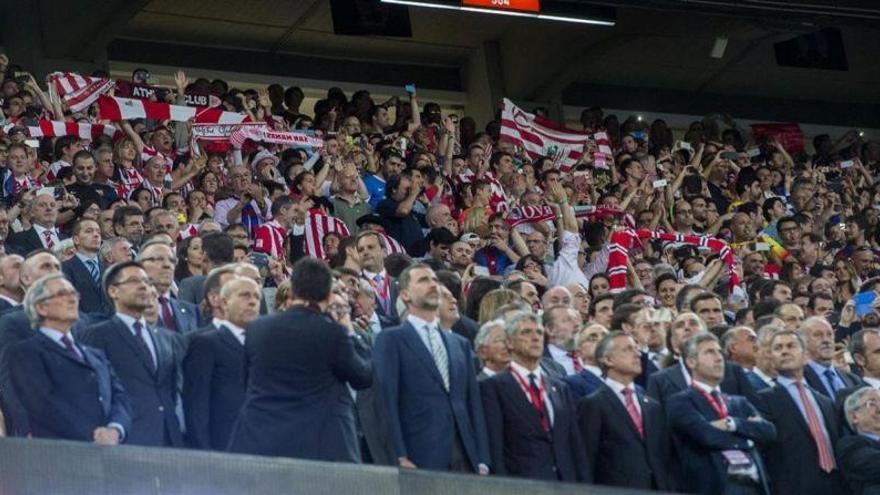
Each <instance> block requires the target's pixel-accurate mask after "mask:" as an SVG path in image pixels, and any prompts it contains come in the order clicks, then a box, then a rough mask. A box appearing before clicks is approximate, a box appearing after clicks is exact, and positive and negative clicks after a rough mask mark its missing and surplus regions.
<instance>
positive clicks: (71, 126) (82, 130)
mask: <svg viewBox="0 0 880 495" xmlns="http://www.w3.org/2000/svg"><path fill="white" fill-rule="evenodd" d="M12 127H13V126H12V125H7V126H4V127H3V132H6V133H8V132H9V130H10V129H11V128H12ZM25 129H27V134H28V136H29V137H32V138H52V137H61V136H77V137H79V138H80V139H88V140H93V139H95V138H97V137H98V136H100V135H102V134H105V135H107V136H110V137H111V138H113V139H116V138H119V137H122V133H121V132H120V131H119V129H117V128H115V127H113V126H112V125H101V124H79V123H76V122H58V121H54V120H40V121H39V122H37V125H36V126H30V127H25Z"/></svg>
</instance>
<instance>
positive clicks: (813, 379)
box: [804, 365, 862, 400]
mask: <svg viewBox="0 0 880 495" xmlns="http://www.w3.org/2000/svg"><path fill="white" fill-rule="evenodd" d="M835 371H836V372H837V376H838V377H840V379H841V381H843V385H844V386H843V388H851V387H855V386H857V385H861V384H862V379H861V378H859V376H858V375H856V374H855V373H850V372H848V371H843V370H839V369H837V368H835ZM804 380H806V381H807V385H809V386H810V387H811V388H812V389H813V390H815V391H816V392H819V393H820V394H822V395H824V396H825V397H828V398H830V399H831V400H834V399H835V398H836V393H834V394H829V392H828V379H826V378H825V377H824V376H822V377H820V376H819V375H817V374H816V372H815V371H814V370H813V368H812V367H811V366H809V365H807V366H804ZM840 390H841V389H837V391H838V392H839V391H840Z"/></svg>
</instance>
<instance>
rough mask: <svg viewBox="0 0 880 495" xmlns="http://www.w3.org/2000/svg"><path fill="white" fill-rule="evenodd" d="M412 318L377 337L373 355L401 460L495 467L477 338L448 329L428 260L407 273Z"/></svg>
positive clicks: (403, 293)
mask: <svg viewBox="0 0 880 495" xmlns="http://www.w3.org/2000/svg"><path fill="white" fill-rule="evenodd" d="M399 286H400V297H401V299H402V300H403V302H404V303H406V307H407V318H406V321H405V322H404V323H403V324H402V325H401V326H399V327H395V328H391V329H388V330H385V331H383V332H382V333H380V334H379V336H378V337H377V338H376V343H375V346H374V348H373V362H374V366H375V371H376V380H377V382H378V385H379V387H380V389H381V393H382V395H383V396H384V398H385V405H386V407H387V408H388V415H389V421H390V423H391V436H392V441H393V444H394V448H395V452H396V454H397V459H398V464H399V465H400V466H401V467H405V468H424V469H434V470H442V471H447V470H449V471H455V472H478V473H480V474H488V473H489V468H488V465H489V450H488V441H487V438H486V429H485V422H484V418H483V407H482V404H481V403H480V399H479V397H480V395H479V390H478V388H477V380H476V375H477V373H476V370H475V369H474V362H475V358H474V355H473V351H471V346H470V343H468V341H467V340H465V339H464V338H462V337H461V336H459V335H456V334H454V333H452V332H444V331H441V330H440V327H439V324H438V323H439V322H438V321H437V320H438V318H437V310H438V308H439V306H440V284H439V282H438V280H437V275H436V274H434V271H433V270H431V269H430V268H429V267H428V266H427V265H423V264H414V265H411V266H409V267H408V268H406V269H405V270H404V271H403V273H401V275H400V277H399Z"/></svg>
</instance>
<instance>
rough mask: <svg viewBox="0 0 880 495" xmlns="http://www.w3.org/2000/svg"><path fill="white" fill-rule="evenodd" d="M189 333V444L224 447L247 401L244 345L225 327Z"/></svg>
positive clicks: (186, 396)
mask: <svg viewBox="0 0 880 495" xmlns="http://www.w3.org/2000/svg"><path fill="white" fill-rule="evenodd" d="M190 335H192V338H190V339H189V346H188V348H187V352H186V357H185V358H184V360H183V410H184V413H185V414H184V417H185V418H186V436H187V444H188V445H190V446H192V447H195V448H198V449H210V450H223V451H225V450H226V447H227V446H228V445H229V435H230V433H232V425H233V424H234V423H235V419H236V418H237V417H238V412H239V411H240V410H241V405H242V404H243V403H244V389H245V383H244V346H243V345H241V343H240V342H239V340H238V339H237V338H236V337H235V335H233V333H232V332H231V331H230V330H229V329H228V328H226V327H223V328H221V329H219V330H218V329H212V330H207V331H202V330H199V331H197V332H193V333H191V334H190Z"/></svg>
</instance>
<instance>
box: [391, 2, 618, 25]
mask: <svg viewBox="0 0 880 495" xmlns="http://www.w3.org/2000/svg"><path fill="white" fill-rule="evenodd" d="M441 2H443V0H439V1H433V2H432V1H421V0H382V3H390V4H397V5H407V6H410V7H426V8H430V9H443V10H463V11H466V12H477V13H480V14H501V15H508V16H513V17H529V18H532V19H542V20H546V21H562V22H574V23H578V24H592V25H595V26H614V25H615V21H608V20H603V19H595V18H590V17H568V16H564V15H555V14H542V13H540V12H522V11H518V10H503V9H495V8H492V9H489V8H486V9H483V8H477V7H468V6H462V5H460V4H459V0H455V2H454V3H453V1H447V2H446V3H441Z"/></svg>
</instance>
